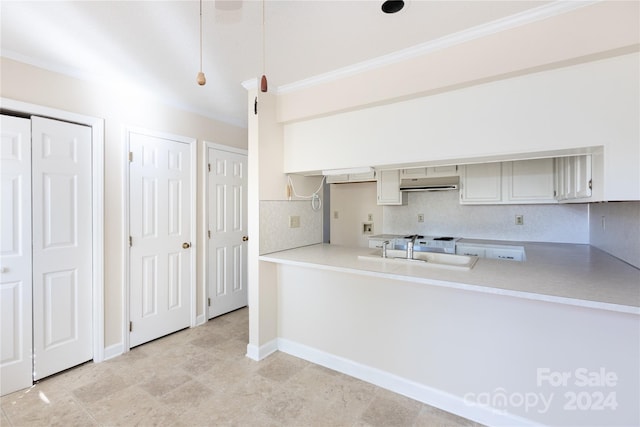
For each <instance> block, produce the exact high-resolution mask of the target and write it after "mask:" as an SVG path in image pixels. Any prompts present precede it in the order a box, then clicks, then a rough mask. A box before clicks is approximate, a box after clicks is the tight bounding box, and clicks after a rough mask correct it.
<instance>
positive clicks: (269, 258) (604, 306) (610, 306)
mask: <svg viewBox="0 0 640 427" xmlns="http://www.w3.org/2000/svg"><path fill="white" fill-rule="evenodd" d="M277 254H278V252H274V253H270V254H265V255H260V256H259V257H258V260H260V261H265V262H272V263H276V264H283V265H291V266H298V267H310V268H315V269H319V270H327V271H336V272H341V273H352V274H359V275H363V276H371V277H382V278H388V279H392V280H399V281H404V282H411V283H421V284H425V285H431V286H439V287H445V288H451V289H460V290H466V291H471V292H481V293H487V294H493V295H502V296H510V297H515V298H522V299H528V300H534V301H542V302H550V303H557V304H564V305H571V306H575V307H584V308H593V309H599V310H605V311H613V312H618V313H626V314H635V315H638V316H640V307H635V306H628V305H622V304H614V303H607V302H600V301H592V300H586V299H578V298H569V297H562V296H555V295H547V294H538V293H533V292H526V291H518V290H511V289H503V288H494V287H490V286H482V285H473V284H467V283H460V282H451V281H443V280H436V279H427V278H423V277H415V276H408V275H403V274H398V273H387V272H379V271H371V270H363V269H358V268H352V267H343V266H335V265H327V264H321V263H315V262H311V261H299V260H291V259H285V258H280V257H278V256H277Z"/></svg>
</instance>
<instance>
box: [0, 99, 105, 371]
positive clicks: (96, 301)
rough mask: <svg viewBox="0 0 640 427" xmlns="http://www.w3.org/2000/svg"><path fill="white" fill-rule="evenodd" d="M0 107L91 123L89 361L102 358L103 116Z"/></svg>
mask: <svg viewBox="0 0 640 427" xmlns="http://www.w3.org/2000/svg"><path fill="white" fill-rule="evenodd" d="M0 105H1V106H2V108H3V109H6V110H9V111H15V112H19V113H25V114H34V115H39V116H45V117H49V118H52V119H58V120H64V121H69V122H75V123H79V124H82V125H86V126H90V127H91V211H92V218H91V220H92V226H91V229H92V233H91V234H92V235H91V240H92V248H91V249H92V281H93V288H92V293H93V296H92V304H93V306H92V308H91V311H92V332H91V336H92V341H93V342H92V347H93V361H94V362H96V363H99V362H102V361H103V360H104V119H101V118H98V117H92V116H85V115H82V114H77V113H72V112H69V111H64V110H58V109H56V108H50V107H44V106H41V105H36V104H30V103H27V102H22V101H16V100H13V99H8V98H0Z"/></svg>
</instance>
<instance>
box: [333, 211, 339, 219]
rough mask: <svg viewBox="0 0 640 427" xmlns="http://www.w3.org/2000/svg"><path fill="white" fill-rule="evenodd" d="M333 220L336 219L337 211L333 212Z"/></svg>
mask: <svg viewBox="0 0 640 427" xmlns="http://www.w3.org/2000/svg"><path fill="white" fill-rule="evenodd" d="M333 219H338V211H333Z"/></svg>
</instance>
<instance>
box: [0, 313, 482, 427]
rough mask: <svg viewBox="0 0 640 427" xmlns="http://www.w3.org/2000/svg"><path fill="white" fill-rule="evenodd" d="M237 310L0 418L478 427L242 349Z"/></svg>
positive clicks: (42, 393)
mask: <svg viewBox="0 0 640 427" xmlns="http://www.w3.org/2000/svg"><path fill="white" fill-rule="evenodd" d="M248 329H249V327H248V311H247V309H242V310H238V311H235V312H233V313H230V314H227V315H225V316H221V317H218V318H216V319H213V320H211V321H209V322H207V324H206V325H203V326H200V327H197V328H193V329H186V330H184V331H181V332H178V333H175V334H172V335H169V336H167V337H164V338H162V339H159V340H156V341H153V342H151V343H147V344H145V345H142V346H140V347H137V348H134V349H133V350H132V351H130V352H129V353H127V354H125V355H123V356H120V357H117V358H115V359H112V360H109V361H106V362H103V363H98V364H94V363H88V364H85V365H82V366H80V367H77V368H74V369H71V370H69V371H66V372H64V373H61V374H58V375H56V376H53V377H50V378H48V379H45V380H43V381H41V382H40V383H39V384H37V385H36V386H34V387H32V388H30V389H27V390H23V391H20V392H16V393H13V394H10V395H8V396H5V397H3V398H2V399H1V405H2V418H0V425H1V426H3V427H4V426H16V427H17V426H46V425H59V426H65V427H67V426H135V425H140V426H172V427H173V426H217V425H246V426H322V427H324V426H358V427H361V426H477V424H475V423H473V422H470V421H468V420H465V419H463V418H460V417H457V416H455V415H452V414H449V413H446V412H443V411H440V410H438V409H435V408H433V407H430V406H427V405H424V404H422V403H420V402H417V401H415V400H411V399H408V398H406V397H403V396H400V395H398V394H395V393H392V392H389V391H387V390H384V389H381V388H378V387H376V386H373V385H371V384H368V383H365V382H363V381H360V380H357V379H354V378H352V377H349V376H346V375H342V374H340V373H337V372H334V371H331V370H329V369H326V368H323V367H320V366H318V365H315V364H313V363H309V362H307V361H304V360H301V359H298V358H295V357H293V356H289V355H287V354H284V353H275V354H273V355H271V356H270V357H268V358H267V359H265V360H263V361H261V362H255V361H253V360H250V359H248V358H247V357H245V353H246V344H247V342H248V338H249V337H248Z"/></svg>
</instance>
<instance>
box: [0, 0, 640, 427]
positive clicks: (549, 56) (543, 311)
mask: <svg viewBox="0 0 640 427" xmlns="http://www.w3.org/2000/svg"><path fill="white" fill-rule="evenodd" d="M554 3H555V4H554ZM576 4H577V3H574V4H573V5H571V3H570V2H552V3H550V4H547V5H546V6H549V7H546V8H545V10H546V12H544V13H545V14H544V15H535V16H529V17H526V16H525V17H523V16H519V18H526V19H524V20H519V21H518V22H515V23H514V22H507V24H508V25H506V26H502V27H500V28H493V27H492V28H485V30H486V31H485V32H484V33H481V34H475V35H473V36H472V37H468V38H466V39H465V40H464V42H460V40H453V42H452V41H451V40H449V44H448V45H447V46H445V48H442V49H440V48H438V49H434V48H433V46H431V48H432V49H431V50H428V51H426V52H424V51H423V52H419V55H417V56H414V57H405V58H403V60H402V61H397V58H396V59H394V61H393V62H392V63H389V62H387V63H383V64H375V66H373V67H372V68H366V69H364V70H362V69H361V70H360V71H361V72H360V73H356V74H348V73H347V75H340V76H338V78H336V76H335V75H334V76H332V79H329V81H320V82H312V83H313V84H310V85H306V86H305V85H300V86H299V87H297V88H296V87H288V88H287V87H283V88H279V90H278V91H277V92H275V91H272V92H270V93H261V92H259V90H258V88H257V81H256V82H254V81H251V82H245V83H246V84H245V88H246V89H247V98H246V101H247V102H246V107H247V108H246V113H247V116H248V121H249V129H248V136H249V138H248V148H249V150H248V151H249V167H248V170H249V180H250V182H249V187H248V188H249V190H248V192H249V201H248V204H249V206H248V208H249V210H248V212H249V221H250V223H249V235H250V240H249V247H248V250H249V271H248V275H249V279H250V295H249V300H250V301H249V304H250V337H249V345H248V347H247V355H248V356H249V357H251V358H253V359H256V360H260V359H262V358H264V357H266V356H268V355H269V354H270V353H271V352H272V351H276V350H279V351H283V352H289V353H291V354H296V355H298V356H299V357H303V358H307V359H309V360H313V361H315V362H316V363H318V364H323V365H325V366H329V367H331V368H333V369H336V370H340V371H342V372H347V373H349V374H350V375H353V376H356V377H359V378H364V379H366V380H368V381H370V382H373V383H376V384H379V385H381V386H383V387H385V388H388V389H391V390H394V391H396V392H398V393H402V394H405V395H409V396H412V397H413V398H415V399H418V400H422V401H425V402H429V403H430V404H433V405H435V406H438V407H440V408H444V409H446V410H449V411H451V412H455V413H458V414H461V415H463V416H466V417H468V418H472V419H475V420H478V421H480V422H483V423H485V424H491V425H501V424H502V425H504V424H520V425H526V424H587V423H590V424H600V425H614V424H619V425H624V424H635V425H637V424H639V423H640V420H638V419H637V401H638V388H639V387H638V384H637V381H635V382H634V381H628V378H632V379H633V378H638V376H639V375H638V364H637V360H638V356H639V355H638V338H637V336H638V333H637V332H638V312H637V310H638V309H637V307H638V304H635V303H634V302H633V301H634V300H635V299H637V288H633V287H630V285H634V284H637V278H638V277H637V276H638V270H637V267H638V259H639V258H640V255H639V249H638V240H639V238H640V236H639V230H638V215H639V213H638V209H639V205H638V204H639V203H640V202H638V200H640V167H639V166H638V159H639V158H640V147H639V146H638V140H639V139H640V136H639V131H638V129H639V125H638V116H639V115H640V114H639V111H638V104H639V103H638V96H639V88H638V80H637V76H638V73H639V69H638V63H639V62H640V61H639V57H638V46H639V44H638V43H639V41H638V34H639V33H638V31H637V30H638V20H637V16H638V13H637V12H638V10H637V7H638V4H637V3H634V2H596V3H593V4H591V3H589V4H587V3H585V5H584V6H583V7H582V6H581V7H577V6H575V5H576ZM544 6H545V5H543V7H544ZM537 13H538V12H537ZM131 16H133V14H132V15H131ZM507 21H508V20H507ZM594 28H595V29H598V30H597V31H594ZM567 29H570V31H567ZM613 29H615V31H613ZM467 36H468V34H467ZM194 52H195V51H194ZM1 65H2V71H3V85H2V88H1V89H2V96H3V97H8V98H11V99H16V100H22V101H26V102H31V103H36V104H39V105H50V106H54V107H56V108H59V109H64V110H68V111H80V112H83V113H85V114H91V115H92V116H96V117H102V118H104V121H105V124H104V126H105V130H106V139H105V148H104V153H105V157H106V160H105V179H106V188H105V190H106V191H105V205H106V206H107V208H106V209H105V211H106V212H108V215H107V217H106V232H105V237H106V240H105V242H104V249H105V253H106V256H105V274H104V276H105V277H104V280H105V292H104V295H105V301H104V310H105V312H106V321H105V325H104V328H103V329H104V335H105V336H104V340H102V343H101V344H102V347H104V348H103V349H101V350H105V351H106V352H107V353H108V354H109V355H110V357H113V356H115V355H117V354H121V353H122V351H123V350H122V349H123V348H125V349H126V345H125V344H123V343H124V342H125V341H126V340H125V338H124V337H125V336H126V326H125V325H126V322H125V321H124V320H123V319H124V317H125V316H123V313H124V312H125V310H126V301H125V294H126V292H125V288H124V287H123V286H122V277H123V274H124V271H125V266H124V264H125V263H126V262H125V260H124V258H123V256H122V255H123V254H122V251H123V246H124V245H125V239H124V237H123V236H124V234H125V233H126V230H125V226H124V225H123V220H122V219H121V212H120V211H121V210H122V209H121V205H122V203H123V201H122V200H123V182H124V179H123V178H122V175H123V173H124V172H123V171H124V170H125V166H124V163H125V162H126V161H125V160H124V159H125V156H126V152H125V147H124V143H123V141H122V137H121V134H122V129H123V127H125V126H128V125H131V124H136V125H137V126H143V127H146V128H150V129H159V130H163V131H166V132H170V133H175V134H181V135H193V136H194V138H195V137H197V138H198V139H199V143H200V145H202V141H221V142H222V143H224V144H228V145H232V146H234V147H237V148H246V143H247V140H246V136H247V129H243V128H240V127H237V126H231V125H228V124H225V123H222V122H216V121H213V120H208V119H205V118H204V117H202V116H197V115H196V114H191V113H186V112H184V111H183V110H180V109H178V108H176V107H171V108H170V107H166V106H164V105H161V104H158V103H152V102H150V101H148V102H143V101H141V100H139V99H137V98H136V97H135V96H133V94H130V93H127V94H126V96H122V95H120V94H119V93H118V92H117V91H107V93H104V91H105V89H103V88H102V86H98V85H95V84H90V83H87V82H84V81H81V80H79V79H74V78H71V77H68V76H64V75H62V74H59V73H54V72H49V71H45V70H43V69H41V68H38V67H37V65H36V66H34V65H29V64H23V63H21V62H20V60H19V59H18V60H16V59H15V58H14V59H6V58H4V57H3V59H2V63H1ZM34 82H35V83H34ZM194 85H195V84H194ZM121 89H122V88H121ZM582 155H592V156H593V158H594V159H595V160H594V163H593V164H594V169H593V172H594V183H595V184H594V186H593V191H594V192H600V193H596V196H597V197H596V198H594V200H592V201H589V202H586V201H583V202H580V203H562V204H559V203H556V204H531V205H523V204H515V205H511V204H508V205H506V204H505V205H493V204H488V205H482V206H481V205H463V204H460V203H459V195H460V192H459V190H458V191H455V190H454V191H445V192H434V193H426V192H425V193H414V194H407V195H406V198H407V202H406V204H405V205H394V206H389V205H386V206H382V205H378V204H377V202H376V199H377V188H376V185H377V181H376V182H373V181H371V182H368V183H357V184H356V183H354V184H333V185H332V189H331V193H330V194H327V193H325V192H323V190H322V184H321V183H322V178H321V176H322V175H323V173H322V172H323V170H328V171H331V170H333V172H335V170H337V169H350V168H361V167H365V168H369V167H373V168H374V169H375V170H376V171H382V170H401V169H415V168H422V167H425V168H431V167H441V166H451V165H458V166H464V165H470V164H483V163H485V162H503V161H504V162H514V161H520V160H525V159H534V158H535V159H538V158H544V159H550V158H567V157H571V156H582ZM198 157H199V158H202V153H199V156H198ZM198 165H199V166H198V169H199V171H198V172H199V174H198V176H199V178H198V180H199V182H200V183H202V182H203V179H204V178H203V176H204V175H205V173H204V169H206V167H203V166H206V165H204V164H201V163H200V162H199V163H198ZM283 172H284V173H283ZM333 172H329V175H331V174H332V173H333ZM598 174H599V175H598ZM288 178H290V179H291V183H289V181H288ZM291 184H293V185H294V186H295V193H296V194H298V195H304V196H308V197H311V200H309V199H302V198H300V197H298V196H296V194H292V186H291ZM318 188H320V190H318ZM325 188H326V187H325ZM396 192H397V191H396ZM313 194H318V197H317V198H314V197H313ZM317 200H320V201H321V202H322V208H329V216H331V219H330V220H329V221H330V222H331V225H332V226H331V232H333V233H334V235H333V236H329V237H328V238H327V239H326V240H328V239H329V238H330V239H331V241H332V243H333V244H332V245H331V250H332V251H333V250H335V251H337V252H335V253H337V254H339V255H338V256H337V257H336V256H331V254H329V253H326V252H324V251H323V250H319V251H316V252H313V250H314V248H316V249H317V248H320V246H318V245H317V244H318V243H320V242H322V241H323V240H325V237H323V225H326V223H327V222H326V221H323V212H322V209H316V208H317V204H313V205H312V201H314V202H315V201H317ZM434 205H435V206H437V207H435V208H434ZM314 206H315V207H314ZM335 212H337V218H334V214H335ZM352 214H354V216H353V217H350V215H352ZM369 214H371V220H370V219H369ZM198 215H199V217H198V219H197V223H198V233H197V234H198V237H197V238H196V237H194V239H196V240H197V241H198V244H197V245H194V250H195V247H197V246H198V245H200V246H202V242H203V241H206V237H203V236H205V235H206V234H205V230H204V225H203V224H205V222H206V221H204V219H203V218H202V212H199V214H198ZM420 215H423V217H422V219H423V220H424V222H420ZM518 217H521V219H522V221H521V222H522V225H519V224H516V221H517V218H518ZM603 218H604V220H603ZM367 222H372V223H373V224H372V227H371V228H372V230H371V231H372V232H373V233H374V234H398V235H408V234H416V233H419V234H423V235H435V236H458V237H461V238H463V239H474V240H502V241H507V242H510V243H509V244H515V242H518V243H517V244H518V245H520V244H521V243H522V246H524V247H525V256H526V261H525V262H516V261H508V260H492V259H480V260H478V261H477V263H476V264H475V265H474V267H473V268H472V269H471V270H469V271H440V270H437V269H436V270H433V269H432V270H424V269H422V270H420V269H418V268H417V267H416V268H413V267H411V268H409V269H410V270H412V271H411V272H410V273H411V274H409V275H408V274H406V271H405V272H404V273H402V271H401V269H406V268H407V267H402V266H385V265H384V264H381V263H377V262H376V263H374V262H368V263H366V268H364V269H363V268H360V269H358V268H354V266H353V265H350V262H351V261H348V260H347V256H346V255H347V254H346V253H344V252H342V253H341V252H340V247H341V246H342V247H346V248H349V249H348V251H350V254H349V256H353V257H354V258H357V256H358V255H368V254H370V253H371V252H372V251H373V250H372V249H369V248H367V247H366V246H367V243H368V235H367V234H364V233H362V231H363V223H367ZM340 227H341V228H340ZM338 230H340V231H339V232H337V231H338ZM367 232H368V229H367ZM340 238H344V239H346V240H345V241H344V242H343V244H340V240H339V239H340ZM356 242H357V244H356ZM529 242H534V243H529ZM549 242H551V243H549ZM292 248H301V249H300V250H299V251H298V253H299V254H301V256H302V255H304V252H305V250H306V249H305V248H308V249H309V250H311V251H312V252H313V253H312V254H311V257H312V260H311V262H310V261H309V260H308V259H306V260H304V259H303V260H302V261H301V260H295V259H288V260H287V259H285V258H286V256H287V255H283V254H285V252H280V251H287V250H289V249H292ZM600 249H601V250H600ZM558 250H559V251H560V252H561V253H562V254H564V255H562V256H558V257H556V256H555V255H558V254H559V252H558ZM278 252H280V254H279V255H278V254H276V253H278ZM290 254H291V252H290ZM307 254H309V253H307ZM608 254H611V255H608ZM567 256H569V258H570V262H568V261H567V258H566V257H567ZM294 258H295V257H294ZM617 258H619V259H622V260H624V261H626V262H623V261H619V260H617ZM204 263H205V261H203V260H199V261H198V274H199V275H202V273H201V267H202V266H203V264H204ZM323 263H324V264H323ZM362 263H363V264H361V266H364V265H365V264H364V261H362ZM540 263H542V264H540ZM329 264H332V265H329ZM629 264H632V265H634V266H635V267H631V266H629ZM540 265H543V266H545V267H548V268H537V267H539V266H540ZM566 265H571V268H573V270H566V269H565V267H566ZM427 268H428V267H427ZM385 270H386V271H385ZM407 277H409V279H408V280H407ZM528 278H530V279H531V280H533V281H535V283H533V282H531V280H528ZM200 279H201V277H199V278H198V282H200V281H201V280H200ZM581 281H582V282H584V283H587V284H588V286H587V287H586V288H582V289H583V295H582V296H581V298H575V297H567V296H563V295H551V296H552V297H551V298H549V293H553V292H554V291H557V290H558V289H560V290H562V287H563V285H565V284H567V283H570V284H574V285H576V284H578V283H580V282H581ZM517 285H521V286H523V287H521V288H520V289H513V288H514V286H517ZM532 286H533V287H534V288H536V289H534V291H533V292H532V289H531V287H532ZM598 289H599V290H602V291H603V292H597V290H598ZM628 290H631V296H629V293H628V292H626V291H628ZM536 291H537V292H536ZM545 292H546V294H545ZM590 293H595V295H596V299H599V301H595V302H594V301H592V300H589V294H590ZM203 296H205V293H204V292H203V291H202V290H199V295H198V298H199V299H198V306H199V307H201V306H203V305H204V300H205V298H203ZM607 298H608V299H609V300H606V301H602V300H603V299H607ZM625 299H626V300H625ZM576 300H581V301H582V302H576ZM584 301H592V302H591V303H589V302H586V303H585V302H584ZM621 301H622V302H621ZM101 306H102V305H101ZM198 314H202V313H200V312H199V313H198ZM100 330H102V328H100ZM381 337H383V339H380V338H381ZM416 337H418V339H416ZM387 338H389V339H387ZM603 370H604V371H603ZM566 373H569V375H568V376H567V375H565V374H566ZM585 375H586V376H587V377H598V378H601V379H602V380H601V381H596V383H598V384H600V385H598V386H597V387H599V388H595V389H593V390H595V391H596V392H598V393H600V392H602V393H604V392H607V394H606V396H607V397H608V396H610V395H611V394H610V392H613V393H617V395H616V396H617V397H616V399H608V400H607V401H606V405H605V402H604V401H603V402H601V403H602V405H600V407H602V408H603V409H602V410H598V411H596V410H595V409H596V408H594V411H588V410H581V411H577V410H572V408H571V403H572V402H571V401H567V402H564V403H565V404H567V405H569V408H568V409H567V410H566V411H563V410H562V409H563V408H562V406H563V405H560V406H558V405H559V400H561V399H564V393H570V392H577V396H579V397H580V398H581V399H583V400H581V401H580V404H581V406H582V407H580V408H578V409H585V408H584V407H585V405H586V403H589V402H585V401H584V399H595V398H596V396H595V395H593V394H589V395H585V394H584V393H583V392H584V391H585V390H584V389H578V390H576V389H575V388H572V389H568V388H567V387H566V386H565V385H566V384H569V382H568V381H564V380H561V381H558V380H556V379H557V378H561V379H568V378H570V379H575V380H576V381H577V380H578V379H582V378H584V377H585ZM614 377H617V378H618V379H617V380H616V379H615V378H614ZM571 384H572V385H574V386H576V382H575V381H571ZM579 384H582V382H579ZM576 387H577V386H576ZM589 390H591V389H589ZM507 393H509V394H508V395H507ZM532 393H533V394H532ZM552 394H554V395H555V400H554V401H553V402H551V404H549V405H546V402H549V400H548V399H549V397H550V396H551V395H552ZM533 395H538V396H540V395H541V398H540V400H539V401H538V403H540V405H539V406H526V407H525V406H524V404H518V403H521V401H518V400H517V399H519V398H525V397H526V398H528V397H530V396H533ZM505 396H506V397H507V399H509V398H510V399H511V403H512V404H511V405H510V406H507V407H505V405H501V404H500V403H501V402H502V400H500V399H502V398H503V397H505ZM577 396H575V397H577ZM543 398H544V399H543ZM492 403H493V404H492ZM573 403H576V402H573ZM614 403H617V404H619V407H618V408H617V409H615V408H613V404H614ZM575 406H576V405H574V407H575ZM586 407H587V408H586V409H589V407H590V405H586ZM614 409H615V411H614ZM503 410H506V412H507V413H504V411H503ZM545 410H551V411H552V413H551V412H549V411H547V412H544V411H545ZM573 416H575V417H577V418H572V417H573Z"/></svg>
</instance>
